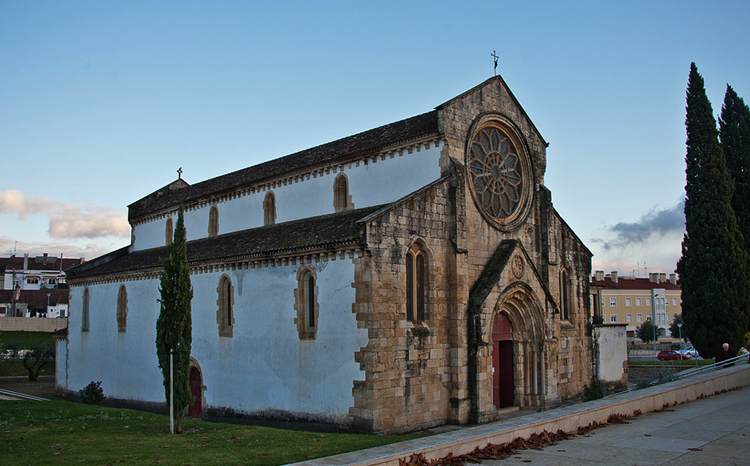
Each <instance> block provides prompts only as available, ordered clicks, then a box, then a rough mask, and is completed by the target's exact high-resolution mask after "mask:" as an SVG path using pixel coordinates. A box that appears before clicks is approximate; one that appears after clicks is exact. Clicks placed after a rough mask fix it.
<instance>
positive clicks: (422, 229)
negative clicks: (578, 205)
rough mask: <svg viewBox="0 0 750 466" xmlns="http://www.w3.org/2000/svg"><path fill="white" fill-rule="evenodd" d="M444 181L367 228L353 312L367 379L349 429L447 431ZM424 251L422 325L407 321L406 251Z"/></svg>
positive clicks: (448, 265) (448, 260)
mask: <svg viewBox="0 0 750 466" xmlns="http://www.w3.org/2000/svg"><path fill="white" fill-rule="evenodd" d="M447 191H448V182H447V180H443V181H441V182H439V183H437V184H433V185H432V186H430V187H428V188H427V189H424V190H422V191H421V192H419V193H418V194H416V195H414V196H412V197H411V198H409V199H408V200H406V201H404V202H402V203H400V204H397V205H395V206H394V207H392V208H391V209H390V210H389V211H387V212H385V213H383V214H381V215H380V216H378V217H377V219H375V220H372V221H370V222H368V224H367V242H368V245H369V246H370V248H369V250H368V255H369V256H370V257H368V258H366V259H365V260H363V261H361V262H360V263H359V264H358V267H357V272H356V273H357V279H356V281H355V283H356V290H357V298H356V301H357V303H356V304H355V309H354V312H355V313H356V314H357V319H358V321H359V322H360V323H361V324H362V325H363V326H364V327H365V328H367V329H368V333H369V344H368V345H367V346H366V347H364V348H362V349H361V351H359V352H358V353H357V355H356V361H357V362H359V363H360V365H361V367H362V369H363V370H364V371H365V373H366V380H365V381H364V382H363V383H357V384H355V388H354V398H355V406H354V408H353V409H352V410H351V411H350V413H351V414H352V415H353V416H354V417H355V425H359V426H361V427H365V428H367V429H369V430H374V431H386V432H398V431H405V430H415V429H420V428H426V427H430V426H435V425H441V424H445V423H447V422H449V421H450V417H451V401H450V399H451V396H452V394H451V390H450V387H451V381H452V377H453V374H452V371H451V364H450V362H451V350H450V349H451V343H450V335H449V328H450V324H449V323H448V320H449V315H448V303H449V301H450V297H451V294H452V291H451V283H453V282H454V280H453V278H452V273H451V270H452V269H453V266H452V261H453V259H452V258H453V256H454V251H453V246H452V244H451V243H450V241H449V227H450V215H449V213H450V206H449V204H448V193H447ZM414 242H419V244H420V246H421V247H422V248H423V249H424V250H426V251H427V259H428V267H427V270H428V278H427V283H428V285H427V299H426V306H425V320H424V321H423V322H412V321H409V320H407V317H406V308H405V300H404V296H405V295H406V289H405V283H406V278H405V276H406V266H405V263H406V261H405V260H404V258H405V256H406V253H407V251H408V250H409V248H410V247H411V246H412V245H413V244H414Z"/></svg>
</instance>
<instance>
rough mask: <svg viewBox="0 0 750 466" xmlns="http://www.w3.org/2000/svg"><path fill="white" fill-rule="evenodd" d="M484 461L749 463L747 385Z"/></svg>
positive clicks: (496, 465)
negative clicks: (542, 447)
mask: <svg viewBox="0 0 750 466" xmlns="http://www.w3.org/2000/svg"><path fill="white" fill-rule="evenodd" d="M482 464H483V465H485V466H502V465H509V464H535V465H545V466H551V465H556V466H588V465H600V464H607V465H609V464H612V465H675V466H676V465H680V466H690V465H706V464H708V465H714V466H725V465H748V464H750V387H745V388H742V389H738V390H733V391H730V392H726V393H720V394H718V395H714V396H710V397H707V398H703V399H700V400H695V401H691V402H689V403H685V404H681V405H677V406H673V407H670V408H668V409H666V410H664V411H662V412H657V413H647V414H641V415H640V416H637V417H635V418H633V419H631V420H630V423H629V424H613V425H608V426H607V427H604V428H601V429H595V430H592V431H591V432H589V434H587V435H586V436H576V437H575V438H573V439H571V440H565V441H562V442H560V443H558V444H557V445H553V446H549V447H546V448H544V449H543V450H542V451H536V450H523V451H521V452H519V453H518V454H516V455H513V456H511V457H510V458H507V459H505V460H486V461H483V462H482Z"/></svg>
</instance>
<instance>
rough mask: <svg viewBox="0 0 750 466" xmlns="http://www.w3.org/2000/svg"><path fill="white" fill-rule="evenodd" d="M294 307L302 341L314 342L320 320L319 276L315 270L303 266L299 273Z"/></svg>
mask: <svg viewBox="0 0 750 466" xmlns="http://www.w3.org/2000/svg"><path fill="white" fill-rule="evenodd" d="M294 307H295V309H296V311H297V317H296V318H295V319H294V323H295V324H296V325H297V333H298V334H299V339H300V340H314V339H315V338H316V337H317V331H318V326H319V325H318V324H319V320H320V307H319V305H318V287H317V275H316V273H315V269H313V268H311V267H309V266H302V267H300V268H299V270H298V271H297V289H296V290H294Z"/></svg>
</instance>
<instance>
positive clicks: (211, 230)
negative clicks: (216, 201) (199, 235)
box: [208, 205, 219, 236]
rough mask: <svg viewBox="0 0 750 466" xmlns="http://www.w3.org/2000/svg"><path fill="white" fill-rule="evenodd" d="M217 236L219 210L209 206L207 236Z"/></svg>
mask: <svg viewBox="0 0 750 466" xmlns="http://www.w3.org/2000/svg"><path fill="white" fill-rule="evenodd" d="M218 234H219V208H218V207H216V206H215V205H212V206H211V210H210V211H209V212H208V236H216V235H218Z"/></svg>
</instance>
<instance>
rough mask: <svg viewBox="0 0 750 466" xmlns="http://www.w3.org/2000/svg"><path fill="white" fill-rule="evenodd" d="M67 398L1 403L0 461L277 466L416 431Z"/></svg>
mask: <svg viewBox="0 0 750 466" xmlns="http://www.w3.org/2000/svg"><path fill="white" fill-rule="evenodd" d="M183 430H184V433H182V434H179V435H171V434H169V417H168V416H165V415H159V414H152V413H146V412H141V411H134V410H128V409H115V408H104V407H100V406H92V405H84V404H78V403H71V402H66V401H44V402H34V401H0V464H3V465H27V464H28V465H72V464H75V465H79V464H82V463H83V464H96V465H114V464H118V463H124V464H128V465H138V464H148V465H154V464H164V465H196V466H197V465H234V464H237V465H239V464H252V465H278V464H286V463H294V462H298V461H305V460H308V459H312V458H320V457H324V456H330V455H336V454H338V453H344V452H348V451H354V450H362V449H365V448H370V447H374V446H378V445H385V444H389V443H394V442H400V441H403V440H408V439H410V438H415V437H417V436H416V435H410V436H409V435H399V436H396V435H392V436H385V435H360V434H332V433H316V432H306V431H291V430H282V429H272V428H267V427H258V426H247V425H237V424H224V423H213V422H206V421H196V420H185V421H184V422H183Z"/></svg>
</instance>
